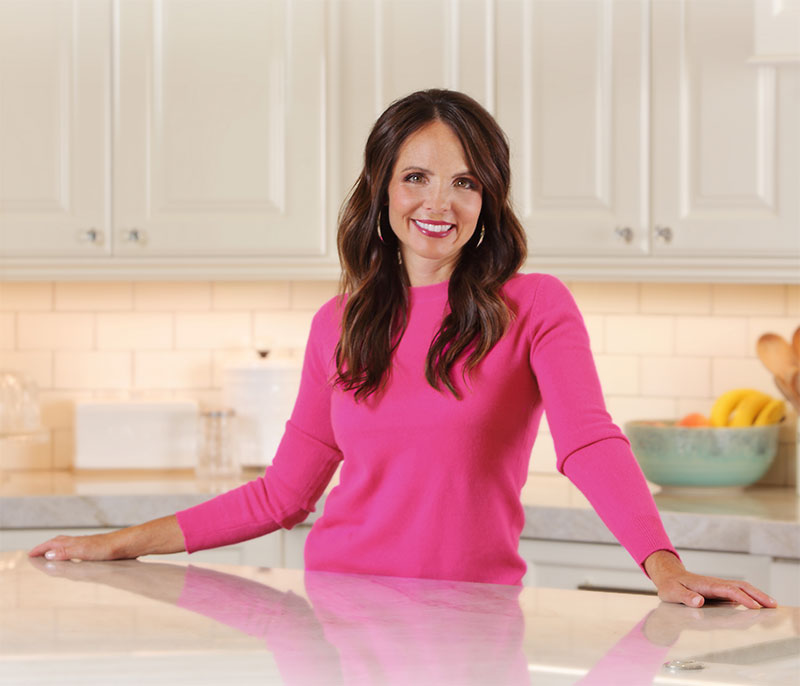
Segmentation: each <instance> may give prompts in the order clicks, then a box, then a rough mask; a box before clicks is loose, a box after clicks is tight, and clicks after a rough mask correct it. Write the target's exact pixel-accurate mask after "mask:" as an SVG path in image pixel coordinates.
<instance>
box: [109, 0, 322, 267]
mask: <svg viewBox="0 0 800 686" xmlns="http://www.w3.org/2000/svg"><path fill="white" fill-rule="evenodd" d="M118 6H119V13H118V16H117V17H116V21H115V27H114V41H113V43H114V46H115V52H114V60H113V62H114V69H115V75H116V76H117V77H118V78H117V79H116V81H115V92H114V117H115V120H114V121H115V127H114V146H113V150H114V194H115V195H114V213H113V217H114V221H113V224H114V252H115V254H117V255H122V256H146V257H151V256H183V257H187V256H199V255H213V256H216V257H231V256H298V255H307V256H321V255H323V254H324V252H325V250H326V241H325V226H326V220H327V217H326V207H325V192H326V189H325V185H324V178H325V173H324V172H325V144H326V139H325V102H324V98H325V87H326V81H325V67H326V64H325V53H324V50H325V22H324V5H323V2H322V1H321V0H302V2H291V1H289V0H270V1H268V2H264V1H263V0H233V1H231V0H202V1H198V0H169V1H168V2H156V1H155V0H149V1H144V0H120V1H119V3H118Z"/></svg>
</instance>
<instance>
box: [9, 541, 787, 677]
mask: <svg viewBox="0 0 800 686" xmlns="http://www.w3.org/2000/svg"><path fill="white" fill-rule="evenodd" d="M0 607H2V614H1V615H0V636H1V637H2V640H0V660H1V661H2V668H1V669H0V684H20V683H25V684H47V685H48V686H49V684H53V683H57V684H80V685H81V686H92V685H94V684H103V686H105V685H106V684H112V683H113V684H115V685H120V684H123V685H124V684H136V686H139V684H142V683H147V684H169V685H170V686H172V685H174V684H192V685H193V686H194V685H197V684H230V683H235V684H238V685H240V686H241V685H247V684H258V685H259V686H272V685H277V684H286V685H294V686H311V685H313V686H327V685H333V684H336V685H337V686H344V685H348V686H350V685H359V686H367V685H369V686H388V685H395V684H397V685H402V686H408V684H414V685H415V686H443V685H447V686H486V685H487V684H492V685H493V686H528V685H529V684H531V683H536V684H537V685H538V686H556V685H558V686H567V685H571V684H580V685H581V686H609V685H611V684H613V685H614V686H647V685H648V684H661V685H670V684H674V685H675V686H678V685H679V684H680V685H686V684H693V685H697V686H700V685H703V684H719V685H720V686H721V685H723V684H725V685H727V686H746V685H750V684H758V685H759V686H769V685H773V684H774V685H776V686H777V685H778V684H780V685H781V686H786V685H787V684H791V683H798V679H800V608H791V607H779V608H776V609H762V610H747V609H744V608H742V607H741V606H738V607H734V606H732V605H730V604H728V603H718V604H713V605H712V604H709V605H707V606H706V607H704V608H701V609H694V608H687V607H684V606H680V605H671V604H665V603H660V602H659V601H658V600H657V599H656V598H653V597H649V596H637V595H625V594H612V593H600V592H593V591H568V590H558V589H544V588H522V587H515V586H498V585H493V584H475V583H464V582H451V581H432V580H423V579H399V578H392V577H376V576H357V575H345V574H332V573H327V572H303V571H301V570H283V569H263V568H257V567H238V566H222V565H187V564H181V563H164V562H157V561H154V560H152V559H144V560H126V561H118V562H79V563H75V562H46V561H45V560H43V559H42V558H37V559H35V560H31V559H29V558H28V557H27V556H26V555H25V554H24V553H22V552H15V553H0ZM687 667H695V668H698V667H699V669H691V670H690V669H686V668H687Z"/></svg>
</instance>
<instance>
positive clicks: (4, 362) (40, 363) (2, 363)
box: [0, 350, 53, 388]
mask: <svg viewBox="0 0 800 686" xmlns="http://www.w3.org/2000/svg"><path fill="white" fill-rule="evenodd" d="M0 369H2V370H3V371H11V372H17V373H18V374H25V375H26V376H29V377H30V378H31V379H32V380H33V381H34V383H36V385H37V386H38V387H39V388H51V387H52V385H53V353H52V352H50V351H49V350H0Z"/></svg>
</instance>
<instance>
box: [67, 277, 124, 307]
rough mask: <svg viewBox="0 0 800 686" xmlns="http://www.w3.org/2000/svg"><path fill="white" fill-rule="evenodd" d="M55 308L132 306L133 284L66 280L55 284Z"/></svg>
mask: <svg viewBox="0 0 800 686" xmlns="http://www.w3.org/2000/svg"><path fill="white" fill-rule="evenodd" d="M54 294H55V308H54V309H56V310H60V311H66V310H71V311H83V312H108V311H114V310H130V309H131V308H132V307H133V284H131V283H129V282H122V281H110V282H108V283H99V282H98V283H95V282H79V281H66V282H63V283H57V284H55V291H54Z"/></svg>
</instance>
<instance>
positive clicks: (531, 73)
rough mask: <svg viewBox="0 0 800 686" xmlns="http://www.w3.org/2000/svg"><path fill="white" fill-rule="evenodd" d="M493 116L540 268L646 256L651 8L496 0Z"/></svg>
mask: <svg viewBox="0 0 800 686" xmlns="http://www.w3.org/2000/svg"><path fill="white" fill-rule="evenodd" d="M497 32H498V35H500V36H503V40H502V41H499V42H498V45H497V61H498V64H497V70H498V74H501V75H502V78H500V79H498V82H497V113H496V114H497V118H498V121H499V122H500V125H501V126H502V127H503V128H504V130H505V131H506V133H507V134H508V136H509V139H510V144H511V153H512V174H513V176H512V184H513V188H512V191H513V198H514V204H515V207H516V210H517V212H518V214H519V216H520V219H521V220H522V222H523V224H524V226H525V229H526V231H527V233H528V240H529V250H530V253H531V257H532V258H533V260H534V261H536V260H538V259H539V258H540V257H543V256H547V255H562V254H570V255H581V256H593V255H626V256H630V255H646V254H647V253H648V249H649V248H648V246H649V241H648V234H647V226H648V194H649V188H648V185H647V167H648V160H647V156H646V154H644V153H645V152H646V145H647V136H648V121H647V116H646V115H647V101H646V93H647V89H648V86H649V84H648V78H647V41H646V40H645V37H646V33H647V11H646V5H645V4H644V3H641V2H618V3H609V2H585V1H584V0H559V1H557V2H553V1H544V0H537V1H535V2H530V1H526V0H501V2H499V3H498V5H497Z"/></svg>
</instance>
